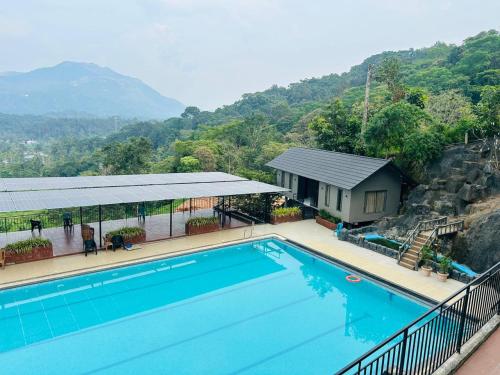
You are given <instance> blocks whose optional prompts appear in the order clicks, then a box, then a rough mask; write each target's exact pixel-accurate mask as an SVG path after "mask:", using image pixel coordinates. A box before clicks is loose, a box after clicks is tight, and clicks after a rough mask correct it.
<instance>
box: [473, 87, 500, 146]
mask: <svg viewBox="0 0 500 375" xmlns="http://www.w3.org/2000/svg"><path fill="white" fill-rule="evenodd" d="M476 110H477V114H478V117H479V121H480V129H479V130H480V132H481V133H482V135H483V136H487V137H488V136H492V135H494V134H498V133H500V86H485V87H484V88H483V90H482V91H481V100H480V101H479V103H478V104H477V108H476Z"/></svg>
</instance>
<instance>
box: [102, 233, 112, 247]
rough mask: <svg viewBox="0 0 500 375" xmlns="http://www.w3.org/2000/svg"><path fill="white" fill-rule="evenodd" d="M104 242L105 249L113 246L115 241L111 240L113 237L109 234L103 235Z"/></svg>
mask: <svg viewBox="0 0 500 375" xmlns="http://www.w3.org/2000/svg"><path fill="white" fill-rule="evenodd" d="M102 242H104V250H108V249H109V248H113V242H111V238H110V237H109V236H108V235H105V236H102Z"/></svg>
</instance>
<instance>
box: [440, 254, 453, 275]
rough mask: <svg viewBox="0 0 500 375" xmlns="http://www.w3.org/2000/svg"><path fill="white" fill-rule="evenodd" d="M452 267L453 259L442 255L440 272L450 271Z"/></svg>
mask: <svg viewBox="0 0 500 375" xmlns="http://www.w3.org/2000/svg"><path fill="white" fill-rule="evenodd" d="M450 269H451V259H450V258H448V257H442V258H441V260H440V261H439V272H441V273H448V272H449V271H450Z"/></svg>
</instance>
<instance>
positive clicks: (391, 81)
mask: <svg viewBox="0 0 500 375" xmlns="http://www.w3.org/2000/svg"><path fill="white" fill-rule="evenodd" d="M375 79H376V80H377V81H378V82H381V83H385V84H386V85H387V88H388V89H389V91H390V92H391V96H392V101H393V102H394V103H395V102H397V101H399V100H401V99H403V98H404V96H405V89H404V86H403V83H402V79H403V75H402V73H401V61H400V60H399V59H398V58H395V57H386V58H385V59H384V60H383V61H382V63H381V64H380V65H379V66H378V68H377V70H376V71H375Z"/></svg>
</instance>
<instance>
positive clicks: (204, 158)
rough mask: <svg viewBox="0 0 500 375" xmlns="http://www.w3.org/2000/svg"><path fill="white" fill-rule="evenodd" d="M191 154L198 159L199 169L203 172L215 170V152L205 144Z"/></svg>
mask: <svg viewBox="0 0 500 375" xmlns="http://www.w3.org/2000/svg"><path fill="white" fill-rule="evenodd" d="M193 156H194V157H195V158H196V159H198V160H199V162H200V165H201V169H202V170H203V171H205V172H211V171H215V168H216V165H217V163H216V157H215V153H214V152H213V151H212V150H211V149H210V148H209V147H207V146H200V147H198V148H196V149H195V150H194V152H193Z"/></svg>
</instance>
